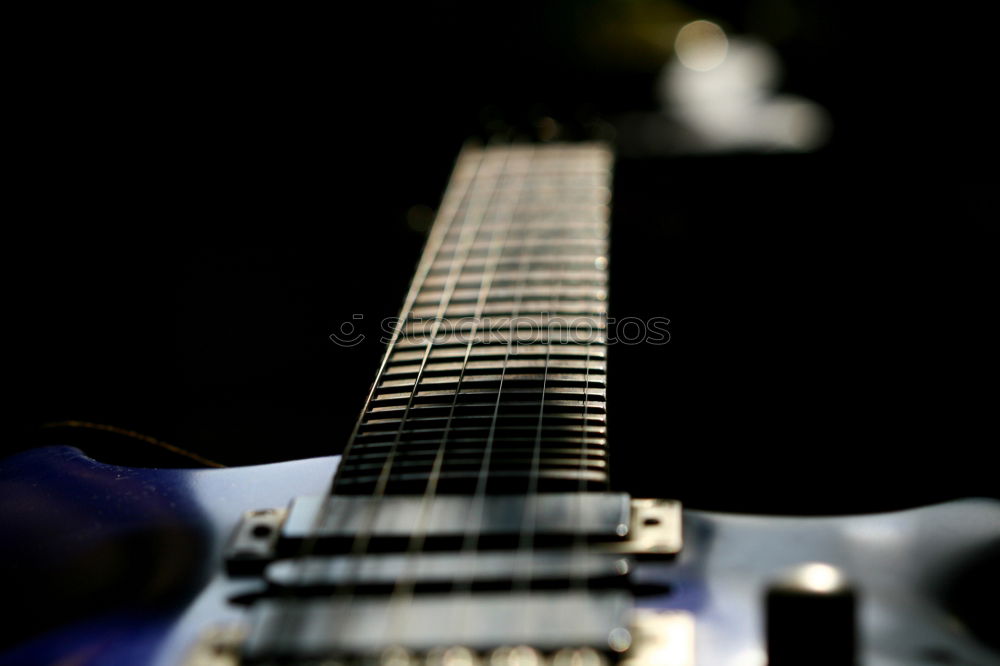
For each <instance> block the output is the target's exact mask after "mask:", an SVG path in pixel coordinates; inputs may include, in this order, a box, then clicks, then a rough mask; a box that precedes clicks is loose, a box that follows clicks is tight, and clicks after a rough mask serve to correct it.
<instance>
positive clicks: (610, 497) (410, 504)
mask: <svg viewBox="0 0 1000 666" xmlns="http://www.w3.org/2000/svg"><path fill="white" fill-rule="evenodd" d="M319 511H322V512H323V515H322V517H321V520H319V521H317V520H316V517H317V512H319ZM529 512H530V515H531V523H532V524H533V525H534V532H535V543H536V545H538V546H539V547H541V546H542V545H543V544H544V542H545V541H546V540H548V541H555V542H562V543H572V542H573V541H574V539H576V538H578V537H579V536H580V535H583V536H586V537H587V538H588V539H589V540H593V541H614V540H618V539H621V538H622V537H624V536H626V535H627V534H628V531H629V527H628V525H629V513H630V504H629V497H628V495H626V494H624V493H591V492H588V493H542V494H539V495H534V496H531V497H528V496H526V495H487V496H486V497H485V498H483V499H482V505H481V506H480V507H476V506H475V505H474V503H473V502H472V500H471V498H470V497H468V496H465V495H438V496H436V497H434V498H432V499H431V500H429V501H427V502H426V504H425V502H424V498H422V497H421V496H419V495H395V496H389V497H383V498H381V499H380V500H379V502H378V503H375V504H373V503H372V501H371V498H370V497H366V496H356V495H334V496H331V497H314V496H307V497H298V498H296V499H295V501H294V502H293V503H292V507H291V509H290V511H289V515H288V519H287V520H286V521H285V524H284V526H283V529H282V537H283V538H286V539H290V540H295V539H303V538H305V537H306V536H307V535H316V536H318V537H319V540H320V544H319V546H323V545H325V546H326V547H327V548H328V549H329V550H332V551H334V552H335V551H336V550H337V545H338V544H343V543H346V544H347V545H350V544H351V543H352V542H353V539H354V538H355V536H356V535H357V534H359V533H361V532H367V533H370V534H371V535H372V536H371V540H372V543H373V549H379V548H375V546H379V547H380V549H384V550H392V549H393V546H394V545H402V546H403V547H404V548H405V546H406V545H407V544H408V543H409V539H410V536H411V534H412V532H413V529H414V526H415V525H417V524H421V523H422V524H423V525H424V528H423V531H424V534H425V543H426V544H427V547H428V549H447V548H448V547H449V546H458V545H460V544H461V542H462V539H463V538H464V537H465V534H466V533H467V532H468V531H469V530H470V529H474V530H475V531H476V532H477V533H478V534H479V541H480V545H481V546H483V547H487V546H493V547H500V548H503V547H507V546H509V545H510V544H513V547H516V546H517V543H518V538H519V536H520V533H521V529H522V527H523V525H524V524H525V515H526V514H527V513H529ZM317 523H318V524H317Z"/></svg>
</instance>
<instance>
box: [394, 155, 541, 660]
mask: <svg viewBox="0 0 1000 666" xmlns="http://www.w3.org/2000/svg"><path fill="white" fill-rule="evenodd" d="M533 152H534V149H533V148H532V149H529V153H528V157H527V160H526V161H527V163H528V164H529V165H530V162H531V159H532V157H533ZM507 153H508V154H507V155H506V157H505V162H504V166H506V165H507V163H508V161H509V160H510V157H511V154H510V153H511V151H510V150H509V149H508V151H507ZM514 157H515V162H516V161H517V159H516V158H517V157H518V156H517V155H516V154H515V155H514ZM504 178H507V179H510V176H509V175H508V174H504V173H501V175H500V177H499V179H498V181H502V180H503V179H504ZM526 181H527V176H526V175H522V177H521V179H520V181H519V183H520V184H519V185H518V187H516V188H515V193H514V195H513V197H512V204H511V205H510V206H509V209H510V213H509V214H508V215H506V216H505V217H506V218H507V223H506V224H505V225H504V228H503V231H502V232H494V233H492V234H491V235H490V240H489V252H488V256H487V262H486V265H485V270H484V272H483V278H482V280H481V281H480V286H479V291H478V294H477V298H476V307H475V312H474V314H473V317H472V327H471V331H470V332H469V340H468V343H467V344H466V347H465V352H464V355H463V359H462V367H461V370H460V372H459V376H458V382H457V384H456V388H455V392H454V395H453V396H452V402H451V405H450V407H449V411H448V417H447V421H446V423H445V426H444V429H443V433H442V436H441V441H440V444H439V446H438V449H437V451H436V454H435V458H434V461H433V465H432V468H431V471H430V473H429V477H428V483H427V486H426V488H425V490H424V494H423V496H422V498H421V509H420V518H419V520H418V525H417V528H416V530H415V531H414V534H413V535H412V536H411V539H410V542H409V545H408V547H407V553H406V560H407V565H406V568H405V570H404V572H403V574H402V576H401V578H400V580H399V581H398V582H397V584H396V586H395V587H394V589H393V593H392V598H391V600H390V613H389V616H390V631H389V633H388V636H389V637H394V636H395V637H400V636H402V634H403V631H404V629H405V624H406V621H405V620H404V619H403V618H401V617H400V614H401V613H402V612H403V611H404V610H405V609H406V605H407V604H408V603H409V602H410V601H411V600H412V598H413V595H414V585H415V583H416V581H415V569H416V566H417V564H418V563H419V561H420V559H421V558H422V557H423V555H422V550H423V545H424V543H425V540H426V536H427V527H428V525H427V522H428V520H429V515H430V505H431V502H432V501H433V499H434V498H435V497H436V495H437V487H438V482H439V480H440V475H441V469H442V467H443V465H444V459H445V454H446V451H447V443H448V436H449V434H450V430H451V426H452V422H453V419H454V416H455V411H456V409H457V406H458V398H459V395H460V394H461V391H462V382H463V380H464V378H465V373H466V370H467V369H468V363H469V357H470V355H471V353H472V348H473V346H474V344H475V341H476V335H477V334H478V332H479V327H480V325H481V324H482V317H483V312H484V310H485V308H486V304H487V302H488V301H489V298H490V295H491V294H490V291H491V288H492V283H493V280H494V278H495V275H496V273H497V269H498V266H499V264H500V260H501V259H502V255H503V252H504V250H505V249H506V243H507V239H508V238H509V236H510V232H511V228H512V227H513V222H514V218H515V216H516V214H515V211H516V209H517V207H518V205H519V201H520V193H521V191H522V190H523V188H524V183H525V182H526ZM501 192H503V188H497V189H496V190H494V195H497V194H500V193H501ZM500 210H503V208H501V209H500ZM497 217H499V216H497V215H496V211H494V222H495V219H496V218H497ZM498 239H499V241H498ZM486 334H487V335H488V334H489V329H487V331H486ZM392 643H393V641H392V640H391V639H390V641H389V644H392Z"/></svg>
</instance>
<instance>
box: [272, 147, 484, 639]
mask: <svg viewBox="0 0 1000 666" xmlns="http://www.w3.org/2000/svg"><path fill="white" fill-rule="evenodd" d="M474 154H475V155H477V156H478V153H476V152H474V151H471V150H469V149H468V148H466V149H463V151H462V153H461V154H460V155H459V157H458V159H457V160H456V162H455V167H454V168H453V169H452V175H451V177H450V178H449V181H448V182H449V183H451V182H453V181H454V180H455V179H456V176H457V175H458V174H460V173H461V172H462V171H464V170H468V169H469V165H468V162H469V160H470V156H471V155H474ZM481 167H482V160H481V159H477V160H476V162H475V163H474V165H473V167H472V170H473V173H472V174H471V175H469V176H466V177H465V178H464V179H462V178H459V179H458V182H459V185H460V189H459V191H458V193H457V194H451V192H450V187H449V188H447V189H446V191H445V196H444V200H443V201H442V205H441V209H440V211H439V214H438V223H437V224H435V225H434V226H433V227H432V229H431V233H430V236H429V237H428V239H427V246H426V248H425V250H424V253H423V255H422V256H421V259H420V262H419V263H418V265H417V270H416V273H415V275H414V278H413V281H412V282H411V284H410V289H409V291H408V292H407V295H406V299H405V300H404V303H403V307H402V309H401V315H402V316H401V317H400V319H399V321H398V322H397V323H396V327H395V328H394V329H393V334H392V338H391V339H390V340H389V344H388V345H387V346H386V351H385V353H384V354H383V356H382V362H381V364H380V365H379V369H378V372H376V374H375V380H374V382H373V383H372V386H371V389H370V390H369V392H368V396H367V398H366V399H365V403H364V406H363V407H362V409H361V414H360V416H359V417H358V419H357V421H355V424H354V428H353V430H352V431H351V434H350V436H349V438H348V441H347V445H346V446H345V447H344V451H343V453H342V454H341V459H340V464H339V465H338V467H337V470H336V472H335V473H334V476H333V478H332V479H331V480H330V483H329V485H328V487H327V490H326V492H325V493H324V494H323V495H322V497H321V504H320V508H319V510H318V511H316V514H315V515H314V516H313V519H312V520H311V521H310V526H309V528H308V529H307V530H306V533H305V536H304V538H303V541H302V545H301V546H300V548H299V551H298V553H296V555H295V557H294V560H295V561H296V562H297V563H298V567H297V568H296V571H295V574H294V575H293V577H292V581H291V585H290V586H289V592H291V590H294V589H295V587H296V586H302V585H303V584H304V582H305V581H306V580H308V576H307V574H308V571H309V566H308V565H309V557H310V555H312V553H313V552H315V550H316V546H317V544H318V542H319V539H320V536H321V529H320V528H321V526H322V525H324V524H325V523H326V522H328V518H329V515H330V510H331V505H330V503H329V502H328V501H327V499H328V498H329V497H331V496H332V495H333V494H334V490H335V489H336V487H337V483H338V481H339V480H340V479H341V477H342V474H343V470H344V468H345V465H344V464H343V463H344V461H345V460H348V459H349V456H350V454H351V452H352V451H353V450H354V447H355V444H356V442H357V436H358V431H359V430H360V427H361V423H362V421H363V420H364V417H365V414H367V413H368V410H369V409H370V407H371V403H372V400H373V398H374V396H375V394H376V392H377V391H378V388H379V384H380V383H381V381H382V378H383V376H384V374H385V369H386V366H387V365H388V362H389V359H390V358H391V357H392V355H393V353H394V352H395V348H396V345H397V343H398V341H399V338H400V336H401V335H402V331H403V327H404V325H405V323H406V319H407V318H408V317H409V314H410V312H411V310H412V308H413V304H414V302H415V301H416V299H417V297H418V295H419V293H420V290H421V289H422V288H423V285H424V283H425V282H426V280H427V276H428V275H429V274H430V271H431V269H432V267H433V265H434V263H435V261H436V259H437V256H438V254H439V252H440V249H441V245H442V244H443V242H444V239H445V238H446V236H447V234H448V232H449V231H450V230H451V228H452V227H453V226H454V224H455V221H456V219H458V215H459V212H460V211H462V210H463V209H464V207H465V204H466V202H467V197H468V195H469V192H470V188H471V185H472V183H473V182H474V181H475V178H476V176H478V174H479V170H480V168H481ZM442 221H444V222H445V223H444V224H441V223H440V222H442ZM349 521H350V516H348V515H347V512H344V515H343V516H342V519H341V521H340V522H341V524H340V525H339V527H340V528H344V527H347V526H348V523H349ZM335 527H337V526H335ZM319 564H320V563H319V562H317V565H319ZM289 596H290V595H289ZM331 596H332V595H331ZM298 617H299V614H298V613H297V612H295V611H294V610H293V607H291V606H287V607H286V608H285V609H284V612H283V613H280V614H279V617H278V620H277V622H276V623H275V627H274V630H273V633H274V635H276V636H277V637H278V638H279V640H280V639H281V638H284V637H289V636H294V634H295V628H296V627H295V626H294V625H295V624H299V625H300V626H301V625H302V624H304V619H302V620H299V621H298V622H296V620H297V619H298Z"/></svg>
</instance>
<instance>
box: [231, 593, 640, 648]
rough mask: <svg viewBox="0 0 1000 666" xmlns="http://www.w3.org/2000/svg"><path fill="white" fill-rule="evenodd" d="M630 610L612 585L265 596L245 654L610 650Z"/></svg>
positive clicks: (621, 633)
mask: <svg viewBox="0 0 1000 666" xmlns="http://www.w3.org/2000/svg"><path fill="white" fill-rule="evenodd" d="M632 610H633V606H632V600H631V597H630V596H629V595H628V593H626V592H623V591H617V590H610V591H599V592H595V591H584V590H580V591H571V590H567V591H547V592H499V593H478V594H475V595H473V596H471V597H470V596H466V595H461V594H459V595H448V594H444V595H420V596H417V597H414V598H406V599H405V600H404V601H397V600H395V599H393V598H382V597H351V598H346V599H344V598H336V597H334V598H329V597H315V598H311V599H285V598H276V599H265V600H262V601H259V602H258V603H256V604H254V608H253V610H252V619H251V623H250V631H249V633H248V637H247V640H246V642H245V643H244V645H243V658H244V663H251V664H257V663H273V662H279V663H286V662H290V661H291V662H294V663H300V662H305V661H307V660H310V659H313V660H317V661H321V660H324V659H329V660H336V661H341V662H348V661H350V660H351V658H352V657H354V658H358V657H366V656H367V657H377V656H378V655H379V654H382V653H384V651H385V648H386V647H387V646H390V645H391V646H395V647H396V648H401V649H403V650H405V651H406V652H407V653H411V654H414V653H416V654H419V653H426V652H428V651H432V650H434V649H435V648H439V647H441V646H450V645H461V646H463V647H464V648H466V649H468V650H471V651H473V652H476V653H487V652H489V651H492V650H496V649H497V648H501V647H502V646H513V645H530V646H532V648H534V649H535V650H538V651H539V652H543V653H546V652H555V651H557V650H559V649H560V648H564V647H566V646H573V647H577V648H590V649H591V650H594V651H599V652H603V653H608V652H610V651H611V650H613V649H618V648H625V647H627V646H625V645H615V644H614V642H613V641H614V640H616V639H620V638H624V637H625V636H628V630H627V627H628V626H629V621H630V619H631V615H632ZM609 638H610V641H609ZM609 642H610V643H611V644H610V645H609ZM310 663H311V662H310Z"/></svg>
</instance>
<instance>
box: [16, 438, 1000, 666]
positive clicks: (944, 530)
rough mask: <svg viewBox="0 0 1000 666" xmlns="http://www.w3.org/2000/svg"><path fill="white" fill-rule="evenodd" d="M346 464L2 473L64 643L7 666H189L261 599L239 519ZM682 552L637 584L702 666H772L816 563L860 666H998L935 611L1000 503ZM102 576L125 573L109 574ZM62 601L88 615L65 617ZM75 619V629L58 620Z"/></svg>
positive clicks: (770, 523) (739, 527)
mask: <svg viewBox="0 0 1000 666" xmlns="http://www.w3.org/2000/svg"><path fill="white" fill-rule="evenodd" d="M338 460H339V459H338V458H333V457H331V458H318V459H312V460H302V461H295V462H289V463H280V464H275V465H267V466H260V467H244V468H233V469H224V470H155V469H129V468H121V467H114V466H108V465H102V464H100V463H97V462H95V461H93V460H90V459H88V458H86V457H85V456H83V455H82V454H81V453H80V452H79V451H77V450H75V449H69V448H59V447H53V448H47V449H39V450H35V451H31V452H28V453H25V454H21V455H19V456H15V457H13V458H10V459H7V460H5V461H3V462H2V463H0V522H2V524H3V525H4V526H5V528H6V531H5V533H4V538H3V540H2V542H0V562H2V565H3V569H4V571H5V573H6V574H7V575H8V577H9V578H11V579H13V580H14V581H15V583H14V590H15V596H14V603H15V605H20V606H21V607H24V608H30V607H32V606H35V605H38V604H39V599H40V598H41V599H45V600H48V601H50V605H51V607H52V608H53V609H54V610H53V614H54V617H55V616H59V615H60V614H61V615H62V617H59V620H60V625H61V626H60V627H58V628H53V629H50V630H49V631H47V632H46V633H44V634H41V635H37V636H34V637H32V638H28V639H26V640H25V641H23V642H22V643H20V644H19V645H17V647H14V648H12V649H9V650H8V651H6V652H4V653H3V656H2V657H0V664H2V665H3V666H7V665H13V664H17V665H21V664H50V663H63V664H74V666H77V665H79V666H84V665H88V664H105V665H108V666H137V665H141V664H153V665H154V666H168V665H170V666H172V665H175V664H180V663H182V661H183V657H184V655H185V654H186V653H187V651H188V650H189V648H190V645H191V643H192V642H193V641H194V640H195V639H196V637H197V636H198V635H199V633H200V632H201V631H203V630H204V629H205V628H206V627H209V626H212V625H216V624H219V623H226V622H235V621H239V619H240V617H241V614H242V609H241V607H240V606H236V605H231V604H229V603H228V602H227V601H226V600H227V598H228V597H231V596H235V595H238V594H240V593H241V592H248V591H252V590H253V589H254V587H255V585H256V583H254V582H252V581H250V582H240V581H237V580H234V579H230V578H228V577H227V576H225V575H224V573H223V570H222V567H221V563H220V561H219V560H220V556H219V552H220V548H221V545H222V543H223V542H224V540H225V539H226V538H227V537H228V535H229V534H230V533H231V532H232V530H233V529H234V527H235V525H236V522H237V521H238V520H239V518H240V516H241V514H242V512H243V511H245V510H248V509H253V508H265V507H278V506H285V505H287V504H288V503H289V501H290V500H291V499H292V498H293V497H295V496H298V495H307V494H315V493H322V492H323V491H324V490H325V488H326V485H327V483H328V480H329V478H330V477H331V475H332V474H333V472H334V470H335V468H336V465H337V463H338ZM668 490H669V489H668V488H667V487H665V488H664V491H665V494H666V493H667V492H668ZM685 538H686V544H685V550H684V552H683V554H682V556H681V557H680V559H679V560H678V561H677V562H676V563H673V564H643V565H641V566H640V567H638V568H637V570H636V571H635V572H634V576H635V577H636V579H637V580H638V581H640V582H642V581H646V582H655V583H659V584H669V585H670V586H671V588H670V589H671V591H670V593H669V594H665V595H662V596H657V597H643V598H642V599H641V600H640V604H641V605H647V606H654V607H661V608H676V609H683V610H687V611H689V612H691V613H692V614H693V615H694V617H695V620H696V646H697V647H696V650H697V657H698V661H697V662H696V663H697V664H699V665H700V666H763V665H764V654H763V647H762V636H763V627H762V618H763V603H762V600H763V594H764V590H765V588H766V586H767V584H768V583H769V582H770V581H773V580H774V579H776V578H778V577H780V576H781V575H782V573H783V572H785V571H787V570H788V569H789V568H790V567H792V566H795V565H799V564H802V563H804V562H813V561H820V562H827V563H830V564H833V565H835V566H837V567H839V568H840V569H841V570H842V571H843V572H844V573H845V574H846V576H847V577H848V578H849V579H850V580H851V581H852V582H853V583H854V584H855V585H856V586H857V588H858V590H859V594H860V604H861V606H860V615H861V618H862V631H861V637H860V639H861V643H862V646H863V650H864V652H863V654H864V659H863V660H862V663H863V664H870V665H872V666H902V665H904V664H906V665H913V664H927V665H935V664H942V663H951V664H970V665H971V664H977V665H980V666H982V665H991V664H1000V656H998V655H997V654H996V653H995V652H991V651H990V650H989V649H988V648H986V647H985V646H984V645H982V644H981V643H979V642H978V641H977V640H976V639H975V638H973V637H972V636H970V635H969V634H968V632H966V631H965V629H964V628H963V623H962V619H961V618H956V617H953V616H951V615H949V614H948V613H947V612H946V611H945V610H944V606H943V605H942V603H941V600H940V599H939V596H938V595H939V592H938V590H940V589H941V588H942V586H943V585H944V584H946V583H947V581H948V580H949V579H951V578H953V577H954V576H956V574H957V573H958V572H959V570H961V569H962V567H963V565H964V563H965V562H966V561H967V560H968V558H973V557H974V556H975V555H976V554H977V553H979V552H985V551H986V549H987V548H989V547H990V544H991V543H992V544H994V547H995V544H996V542H997V539H998V538H1000V502H997V501H995V500H985V499H982V500H975V499H972V500H962V501H957V502H952V503H948V504H942V505H936V506H931V507H925V508H920V509H914V510H909V511H901V512H894V513H887V514H879V515H869V516H857V517H833V518H773V517H756V516H737V515H726V514H715V513H705V512H696V511H688V512H686V513H685ZM137 544H138V546H141V547H137ZM136 560H141V561H140V562H138V564H140V565H142V566H136V564H137V562H136ZM80 562H83V564H79V563H80ZM108 562H112V563H117V564H120V565H121V566H119V567H117V568H115V567H112V568H113V569H115V570H114V571H110V572H108V571H107V569H108ZM74 563H77V564H74ZM82 566H89V567H91V568H92V573H91V575H90V578H89V580H91V581H92V583H93V585H92V588H91V589H89V590H87V589H85V590H79V589H68V588H66V586H65V585H62V581H72V580H79V579H80V578H81V575H80V574H81V571H84V569H81V567H82ZM43 574H44V576H43ZM83 578H84V579H87V577H86V576H83ZM19 580H20V581H28V582H27V583H24V584H20V586H19V585H18V583H17V581H19ZM53 581H54V582H55V584H51V583H53ZM123 581H124V582H125V583H124V588H125V589H127V590H129V591H130V592H131V594H126V595H121V594H119V595H118V597H116V598H114V599H112V600H111V601H112V602H113V603H105V601H106V599H105V598H104V597H103V596H101V594H99V592H98V591H99V590H100V589H104V588H107V587H111V588H113V589H116V590H117V589H121V588H122V587H123ZM29 593H31V594H33V596H31V597H30V598H27V599H23V600H21V599H18V597H17V595H18V594H22V595H26V594H29ZM58 594H62V595H64V596H65V595H69V596H73V595H77V596H80V597H81V598H80V599H77V601H76V602H75V604H74V603H72V600H71V602H57V601H56V596H57V595H58ZM81 595H82V596H81ZM74 607H75V608H76V609H77V611H78V612H77V613H76V615H78V616H79V617H76V618H74V617H72V615H73V613H70V612H68V611H59V610H57V609H66V608H69V609H72V608H74ZM98 607H102V608H103V610H99V611H95V609H96V608H98Z"/></svg>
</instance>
